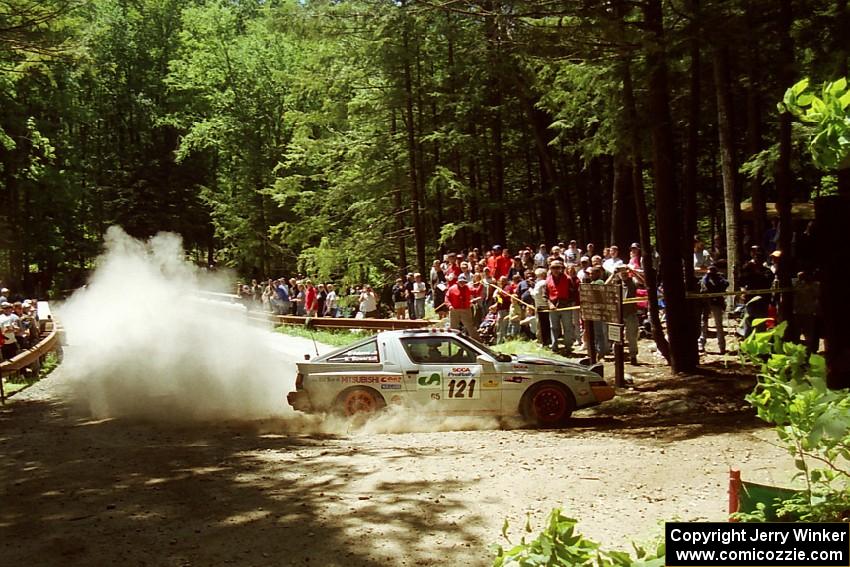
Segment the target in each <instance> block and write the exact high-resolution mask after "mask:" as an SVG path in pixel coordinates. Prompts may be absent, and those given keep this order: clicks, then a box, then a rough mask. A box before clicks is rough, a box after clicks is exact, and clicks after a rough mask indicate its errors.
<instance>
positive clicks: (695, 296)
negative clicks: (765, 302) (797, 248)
mask: <svg viewBox="0 0 850 567" xmlns="http://www.w3.org/2000/svg"><path fill="white" fill-rule="evenodd" d="M793 291H794V288H790V287H778V288H771V289H747V290H743V289H742V290H740V291H718V292H715V293H686V294H685V297H686V298H688V299H709V298H712V297H728V296H730V295H764V294H766V293H788V292H793ZM624 303H625V302H624Z"/></svg>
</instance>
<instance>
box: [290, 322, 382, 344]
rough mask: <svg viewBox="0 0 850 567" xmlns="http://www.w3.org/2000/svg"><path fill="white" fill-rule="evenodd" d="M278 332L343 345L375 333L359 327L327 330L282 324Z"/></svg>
mask: <svg viewBox="0 0 850 567" xmlns="http://www.w3.org/2000/svg"><path fill="white" fill-rule="evenodd" d="M275 331H277V332H278V333H281V334H283V335H289V336H291V337H301V338H305V339H310V340H314V341H316V342H317V343H319V344H323V345H331V346H336V347H341V346H345V345H349V344H351V343H353V342H354V341H357V340H359V339H363V338H366V337H368V336H370V335H372V334H373V333H371V332H369V331H361V330H357V329H345V330H339V331H337V330H325V329H307V328H305V327H303V326H300V325H281V326H280V327H277V328H276V329H275Z"/></svg>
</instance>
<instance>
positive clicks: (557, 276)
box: [546, 260, 574, 354]
mask: <svg viewBox="0 0 850 567" xmlns="http://www.w3.org/2000/svg"><path fill="white" fill-rule="evenodd" d="M546 291H547V295H548V297H549V324H550V327H551V332H552V343H551V345H550V346H551V348H552V350H557V349H558V339H560V338H561V337H563V339H564V350H566V352H567V354H570V353H572V350H573V315H572V311H565V310H563V309H564V308H565V307H571V306H572V305H573V303H574V301H573V299H574V298H573V297H572V295H573V294H571V291H572V281H571V280H570V277H569V276H568V275H566V274H565V273H564V263H563V262H562V261H561V260H555V261H553V262H552V264H551V265H550V266H549V277H547V278H546Z"/></svg>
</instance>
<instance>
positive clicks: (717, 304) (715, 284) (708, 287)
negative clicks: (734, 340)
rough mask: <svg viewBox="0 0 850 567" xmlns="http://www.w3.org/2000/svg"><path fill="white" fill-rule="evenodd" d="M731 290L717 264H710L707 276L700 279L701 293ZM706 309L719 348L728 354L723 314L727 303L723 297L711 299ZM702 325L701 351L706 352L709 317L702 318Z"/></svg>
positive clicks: (722, 352)
mask: <svg viewBox="0 0 850 567" xmlns="http://www.w3.org/2000/svg"><path fill="white" fill-rule="evenodd" d="M728 288H729V282H728V281H726V278H724V277H723V276H721V275H720V273H719V272H718V271H717V266H716V265H715V264H709V266H708V269H707V271H706V273H705V275H704V276H703V277H702V278H700V281H699V290H700V293H723V292H725V291H726V290H727V289H728ZM705 302H706V303H705V305H706V309H707V310H708V312H709V313H710V314H711V318H712V319H713V320H714V328H715V334H716V335H717V348H718V349H719V351H720V354H725V353H726V333H725V331H724V327H723V312H724V311H725V305H726V301H725V300H724V298H723V297H709V298H708V299H706V300H705ZM701 320H702V325H701V326H700V331H701V332H700V336H699V349H700V351H704V350H705V343H706V341H707V337H708V317H701Z"/></svg>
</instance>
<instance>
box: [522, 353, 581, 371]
mask: <svg viewBox="0 0 850 567" xmlns="http://www.w3.org/2000/svg"><path fill="white" fill-rule="evenodd" d="M514 363H515V364H529V365H540V366H544V365H545V366H560V367H562V368H571V369H573V370H582V371H585V372H586V371H588V370H590V368H589V367H588V366H584V365H581V364H579V363H577V362H566V361H564V360H555V359H552V358H544V357H542V356H529V355H524V354H521V355H518V356H517V359H516V361H514Z"/></svg>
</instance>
